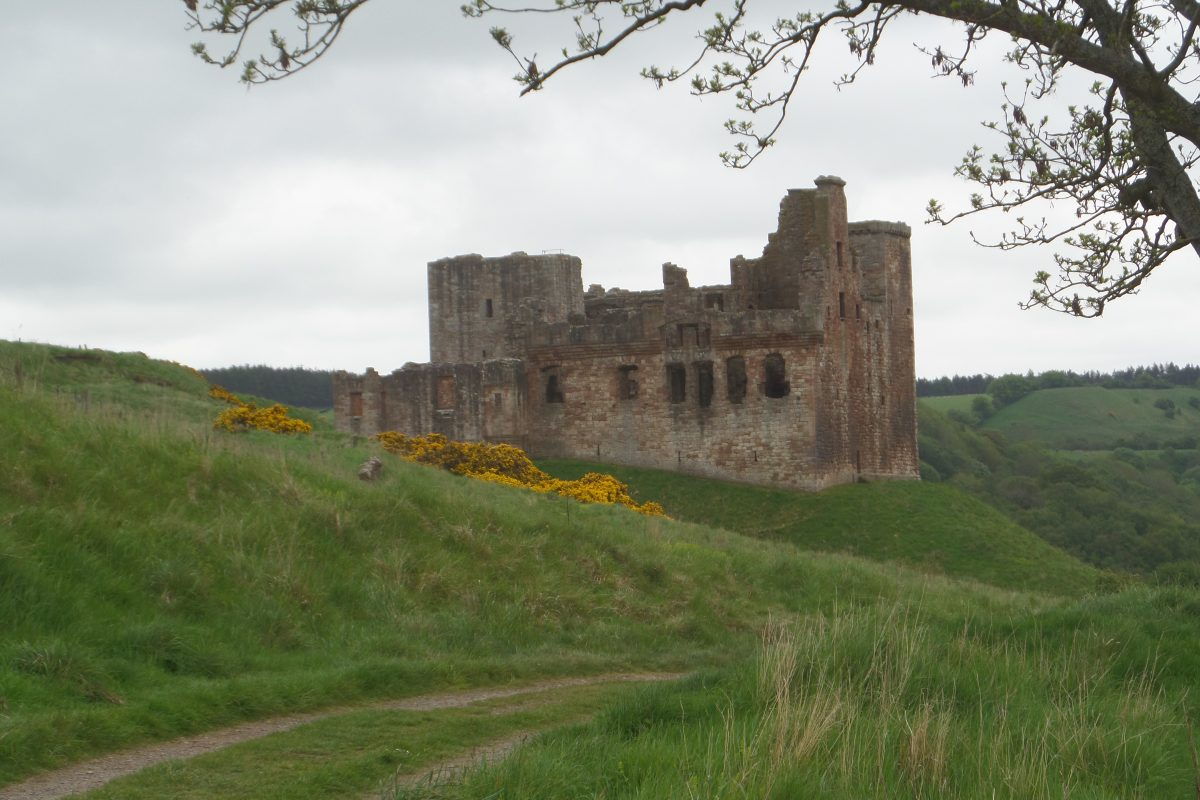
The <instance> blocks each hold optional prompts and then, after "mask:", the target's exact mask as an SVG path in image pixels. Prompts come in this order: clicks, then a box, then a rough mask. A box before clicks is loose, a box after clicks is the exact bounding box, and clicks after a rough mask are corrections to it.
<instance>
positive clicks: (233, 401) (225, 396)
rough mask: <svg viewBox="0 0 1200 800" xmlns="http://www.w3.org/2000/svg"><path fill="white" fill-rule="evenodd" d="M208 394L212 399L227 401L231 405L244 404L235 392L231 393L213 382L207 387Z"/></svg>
mask: <svg viewBox="0 0 1200 800" xmlns="http://www.w3.org/2000/svg"><path fill="white" fill-rule="evenodd" d="M208 396H209V397H211V398H212V399H214V400H220V401H222V402H224V403H229V405H231V406H240V405H244V403H242V401H241V400H240V399H239V398H238V396H237V395H236V394H233V393H232V392H230V391H229V390H228V389H226V388H225V387H223V386H217V385H216V384H215V383H214V384H213V385H211V386H209V387H208Z"/></svg>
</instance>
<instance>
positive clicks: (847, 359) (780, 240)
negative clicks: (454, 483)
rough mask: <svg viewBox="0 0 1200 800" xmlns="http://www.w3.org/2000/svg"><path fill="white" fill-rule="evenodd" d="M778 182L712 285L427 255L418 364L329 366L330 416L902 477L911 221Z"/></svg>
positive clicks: (721, 469)
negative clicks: (768, 217) (763, 231)
mask: <svg viewBox="0 0 1200 800" xmlns="http://www.w3.org/2000/svg"><path fill="white" fill-rule="evenodd" d="M843 187H844V182H843V181H841V180H840V179H838V178H832V177H822V178H818V179H817V181H816V188H814V189H800V190H791V191H789V192H788V194H787V196H786V197H784V199H783V201H782V202H781V203H780V213H779V226H778V229H777V230H776V232H775V233H773V234H771V235H770V237H769V239H768V243H767V246H766V247H765V248H764V250H763V253H762V255H761V256H760V257H758V258H754V259H747V258H745V257H743V256H738V257H736V258H734V259H732V260H731V262H730V283H729V284H727V285H718V286H700V287H692V286H691V285H690V284H689V282H688V278H687V272H686V270H683V269H681V268H679V267H677V266H675V265H673V264H665V265H663V289H662V290H656V291H647V292H628V291H623V290H619V289H610V290H608V291H605V290H604V289H603V288H602V287H600V286H595V285H594V286H592V287H589V289H588V290H587V292H586V294H585V293H584V291H583V288H582V281H581V278H580V263H579V259H577V258H575V257H573V256H566V255H541V256H528V255H526V254H524V253H514V254H512V255H510V256H504V257H501V258H486V259H485V258H483V257H481V256H477V255H469V256H460V257H457V258H451V259H442V260H440V261H435V262H432V263H430V265H429V296H430V342H431V351H432V355H433V363H430V364H420V365H418V364H406V365H405V366H404V367H403V368H402V369H399V370H396V371H395V372H393V373H392V374H391V375H387V376H380V375H379V374H377V373H376V372H375V371H374V370H368V371H367V372H366V374H364V375H361V376H354V375H349V374H347V373H338V374H337V375H336V376H335V378H334V395H335V409H334V410H335V424H336V426H337V428H338V429H339V430H346V431H350V432H355V433H360V434H371V433H375V432H378V431H381V430H387V429H394V430H400V431H402V432H405V433H409V434H414V435H419V434H423V433H429V432H438V433H443V434H445V435H446V436H448V437H451V438H455V439H464V440H487V441H508V442H513V443H515V444H518V445H520V446H522V447H524V448H525V449H527V450H528V451H529V452H530V453H531V454H532V455H534V456H535V457H550V456H560V457H572V458H579V459H591V460H598V461H606V462H612V463H622V464H630V465H635V466H646V467H654V468H658V469H667V470H678V471H685V472H691V473H696V474H701V475H707V476H711V477H717V478H724V479H730V480H739V481H746V482H752V483H762V484H770V485H776V486H787V487H792V488H801V489H818V488H822V487H825V486H829V485H832V484H837V483H845V482H850V481H854V480H858V479H864V478H865V479H877V478H915V477H917V475H918V472H919V470H918V459H917V450H916V414H915V409H916V398H915V370H914V365H913V357H914V348H913V324H912V277H911V258H910V252H909V230H908V227H907V226H905V225H902V224H900V223H888V222H861V223H853V224H850V223H848V222H847V219H846V199H845V194H844V188H843Z"/></svg>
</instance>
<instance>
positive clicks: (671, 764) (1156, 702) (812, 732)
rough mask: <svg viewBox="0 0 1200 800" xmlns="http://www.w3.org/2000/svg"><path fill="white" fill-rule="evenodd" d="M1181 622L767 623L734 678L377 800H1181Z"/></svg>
mask: <svg viewBox="0 0 1200 800" xmlns="http://www.w3.org/2000/svg"><path fill="white" fill-rule="evenodd" d="M1197 611H1200V595H1197V594H1196V593H1194V592H1193V593H1187V592H1181V591H1179V590H1149V589H1137V590H1132V591H1129V592H1127V593H1124V594H1122V595H1118V596H1115V597H1109V598H1103V599H1092V600H1085V601H1079V602H1076V603H1072V604H1068V605H1066V606H1063V607H1061V608H1058V609H1054V610H1050V611H1047V612H1045V613H1043V614H1039V615H1032V616H1030V615H1016V616H1013V615H1008V614H1003V613H1002V614H999V615H994V614H990V613H973V612H970V611H966V610H965V609H960V610H959V611H958V612H957V613H956V612H955V611H953V610H948V609H947V608H946V607H945V606H944V605H943V604H942V603H941V602H940V600H939V599H937V598H933V597H931V596H926V597H923V598H906V599H903V600H901V601H899V602H892V601H886V602H881V603H879V604H877V605H874V606H861V607H856V608H843V609H838V610H835V611H832V612H830V613H825V614H820V615H813V616H809V617H805V618H802V619H800V620H797V621H794V622H786V623H779V624H777V625H774V626H771V627H770V628H769V629H768V630H767V633H766V635H765V636H764V640H763V642H762V644H761V646H760V647H759V649H758V653H757V658H756V659H754V660H753V661H751V662H749V663H746V664H743V665H739V666H737V667H734V668H730V669H728V670H726V671H725V672H723V673H722V674H719V675H716V676H705V677H701V678H696V679H693V680H691V681H690V682H686V683H683V684H680V685H672V686H662V687H648V688H645V689H643V690H641V691H640V692H639V694H637V695H635V696H633V697H631V698H630V699H629V700H627V701H625V702H623V703H621V704H618V705H617V706H615V707H613V708H611V709H609V710H608V711H606V712H605V713H604V714H602V715H601V716H600V717H599V718H598V719H597V720H596V721H595V722H593V723H592V724H589V725H587V726H582V727H577V728H574V729H571V730H564V731H561V732H558V733H554V734H550V735H547V736H545V737H543V738H541V739H540V740H538V741H537V742H535V743H533V744H532V745H530V746H529V747H527V748H525V749H524V750H523V751H522V752H520V753H519V754H517V756H516V757H514V758H511V759H509V760H508V761H506V762H504V763H501V764H496V765H491V766H487V767H484V768H480V769H476V770H474V771H473V772H472V773H470V774H469V775H467V776H466V777H465V778H464V779H463V780H462V781H460V782H458V783H455V784H452V785H445V786H442V787H439V789H438V791H437V792H428V791H422V792H420V793H418V792H405V791H398V792H394V793H393V795H392V797H393V798H394V800H406V799H407V798H414V799H415V798H417V797H422V798H445V799H446V800H449V799H450V798H479V797H503V798H506V800H517V799H518V798H539V799H541V798H572V797H605V798H610V799H611V800H616V799H617V798H639V800H657V799H658V798H663V799H664V800H665V799H666V798H691V797H705V798H730V799H732V798H749V797H753V798H779V800H783V799H784V798H787V799H788V800H803V799H804V798H814V799H815V798H864V797H887V798H955V799H956V800H958V799H961V798H979V800H992V799H993V798H1011V800H1043V799H1044V800H1058V799H1059V798H1063V797H1073V798H1145V799H1146V800H1150V799H1151V798H1162V797H1178V798H1183V797H1189V796H1192V795H1193V793H1194V792H1195V791H1196V787H1197V783H1196V782H1197V781H1198V780H1200V774H1198V773H1197V772H1196V770H1195V769H1194V768H1193V762H1192V757H1191V753H1190V747H1189V741H1188V729H1187V719H1188V716H1189V714H1190V715H1192V716H1194V715H1195V713H1196V703H1197V701H1196V698H1195V697H1194V696H1192V693H1190V691H1191V690H1193V689H1194V687H1195V677H1196V675H1197V674H1198V670H1200V659H1198V657H1197V651H1196V650H1195V649H1194V648H1195V646H1196V643H1197V636H1198V635H1200V623H1198V622H1197V620H1198V617H1197V615H1196V612H1197ZM964 612H965V613H964ZM564 763H570V764H571V765H572V767H571V769H569V770H567V769H564V768H563V766H562V765H563V764H564Z"/></svg>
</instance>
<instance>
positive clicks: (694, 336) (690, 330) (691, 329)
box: [679, 324, 700, 347]
mask: <svg viewBox="0 0 1200 800" xmlns="http://www.w3.org/2000/svg"><path fill="white" fill-rule="evenodd" d="M679 340H680V342H681V344H682V346H683V347H688V346H689V345H690V346H692V347H699V346H700V326H698V325H694V324H683V325H680V326H679Z"/></svg>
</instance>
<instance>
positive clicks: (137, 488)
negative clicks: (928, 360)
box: [0, 345, 1051, 784]
mask: <svg viewBox="0 0 1200 800" xmlns="http://www.w3.org/2000/svg"><path fill="white" fill-rule="evenodd" d="M14 349H15V350H16V351H17V352H18V355H19V356H20V357H21V358H22V359H23V361H22V363H26V361H25V359H26V356H27V355H28V354H27V353H24V352H22V351H21V348H16V347H15V346H11V345H10V346H8V347H7V348H6V350H5V351H4V352H5V354H7V355H11V353H12V352H13V350H14ZM53 352H54V351H53V350H52V349H45V350H41V349H38V348H34V349H33V353H34V356H36V357H37V358H41V361H39V362H38V363H40V364H42V365H43V368H42V369H41V370H40V372H38V373H37V378H36V380H35V379H32V378H31V377H30V376H31V374H33V373H32V371H31V370H29V369H27V368H25V367H22V375H21V378H20V380H18V379H17V378H16V377H15V373H16V369H14V368H13V361H12V360H11V359H10V360H9V361H8V362H7V363H4V362H0V619H3V620H4V623H5V624H4V626H3V628H2V629H0V709H3V715H2V716H0V784H3V783H6V782H10V781H13V780H16V779H18V778H20V777H22V776H24V775H28V774H30V773H33V772H35V771H38V770H42V769H47V768H51V767H54V766H57V765H60V764H63V763H66V762H69V761H72V760H76V759H79V758H81V757H84V756H87V755H91V754H95V753H100V752H107V751H111V750H113V749H117V748H120V747H125V746H129V745H133V744H136V743H139V742H144V741H149V740H154V739H165V738H170V737H173V736H178V735H181V734H187V733H193V732H197V731H202V730H208V729H212V728H215V727H219V726H221V725H225V724H229V723H231V722H235V721H238V720H243V719H251V718H258V717H263V716H268V715H271V714H276V713H280V712H285V711H300V710H305V709H312V708H317V707H321V706H324V705H329V704H331V703H335V702H347V701H355V700H361V699H367V698H377V697H385V696H403V695H407V694H412V693H417V692H421V691H424V690H428V689H432V688H443V687H454V686H468V685H478V684H485V683H486V684H493V683H503V682H511V681H520V680H523V679H529V678H532V677H535V676H539V675H546V674H568V673H576V674H580V673H593V672H599V671H604V670H609V669H615V668H625V667H630V666H638V667H681V666H694V665H710V664H719V663H724V662H730V661H732V660H736V659H737V658H739V657H741V655H742V654H744V653H745V652H748V651H749V650H750V649H751V648H752V642H753V639H754V636H755V632H756V631H757V630H758V628H759V627H760V626H761V625H762V624H763V622H764V621H765V620H766V619H767V618H768V617H769V616H771V615H776V616H778V615H792V614H797V613H812V612H817V611H820V610H821V609H827V608H831V607H832V606H834V605H837V604H845V603H847V602H874V601H875V599H876V598H878V597H880V596H883V597H893V598H895V597H900V596H904V595H909V594H913V593H920V592H922V591H928V590H929V589H928V587H930V586H939V587H951V586H953V587H955V588H944V589H942V588H939V589H938V590H937V591H946V592H949V593H951V594H954V595H955V596H956V597H960V598H967V597H969V598H972V599H971V601H970V602H973V603H975V602H977V603H981V604H984V605H987V604H991V603H999V604H1001V605H1005V606H1014V607H1019V608H1022V609H1025V608H1030V607H1039V606H1043V605H1046V604H1047V603H1049V602H1051V601H1050V600H1049V599H1048V598H1045V597H1042V596H1039V595H1026V594H1022V593H1012V592H1005V591H1001V590H997V589H991V588H988V587H986V586H982V585H978V584H974V583H970V582H966V583H954V582H949V581H942V580H940V579H937V578H931V577H928V576H925V575H922V574H919V573H914V572H911V571H907V570H904V569H902V568H900V567H896V566H892V565H882V564H872V563H869V562H866V561H862V560H858V559H854V558H851V557H830V556H821V555H816V554H809V553H803V552H800V551H798V550H797V549H796V548H795V547H793V546H792V545H790V544H788V543H786V542H779V541H760V540H755V539H751V538H747V537H744V536H741V535H738V534H735V533H730V532H726V531H721V530H714V529H711V528H704V527H700V526H695V525H687V524H680V523H675V522H670V521H663V520H654V519H647V518H645V517H641V516H637V515H634V514H632V513H629V512H626V511H624V510H621V509H617V508H610V507H603V506H582V505H579V504H577V503H574V502H573V501H569V500H565V499H560V498H547V497H542V496H538V495H535V494H533V493H529V492H524V491H519V490H511V489H507V488H504V487H500V486H491V485H483V484H480V483H477V482H471V481H469V480H467V479H461V478H457V477H454V476H452V475H449V474H445V473H442V472H439V471H436V470H432V469H427V468H422V467H418V466H414V465H407V464H403V463H401V462H399V461H397V460H395V459H389V460H388V462H387V467H386V468H385V471H384V476H383V478H382V479H381V480H380V481H379V482H378V483H373V484H367V483H363V482H360V481H358V480H357V479H356V477H355V473H356V468H357V465H358V464H359V463H361V461H362V460H363V459H364V458H365V457H366V456H367V455H368V454H369V453H370V452H373V451H371V450H370V449H368V447H367V446H366V445H365V444H362V443H359V444H354V443H353V441H352V440H350V439H348V438H346V437H341V436H337V435H334V434H332V433H322V432H320V431H319V432H318V435H315V436H312V437H304V438H287V437H279V436H275V435H272V434H266V433H250V434H245V435H232V434H218V433H215V432H213V431H212V430H211V427H210V423H209V420H211V418H212V417H213V416H215V414H216V413H217V412H218V411H219V410H220V408H221V405H220V404H219V403H217V402H216V401H212V400H209V399H207V398H206V397H205V396H204V394H203V386H201V385H199V384H196V383H194V382H191V378H190V377H189V376H190V372H189V371H187V370H186V369H184V368H180V367H172V366H169V365H167V366H162V365H159V366H157V367H156V368H157V369H162V370H164V372H165V375H164V376H163V380H164V381H165V382H166V384H167V385H163V384H160V383H152V382H131V381H129V380H127V379H126V378H125V377H123V373H122V372H121V370H123V369H126V368H127V367H124V366H121V365H122V364H124V363H125V360H126V357H124V356H113V357H112V360H111V361H109V360H107V359H102V360H101V361H100V362H85V363H93V364H97V365H98V367H99V368H100V369H103V370H107V371H110V372H111V373H112V375H113V377H111V379H104V378H103V375H91V374H90V373H85V375H84V377H79V376H76V375H74V374H67V375H65V377H64V376H63V371H65V370H68V369H69V370H73V369H75V368H76V367H77V366H78V365H77V364H75V363H74V362H71V361H67V362H58V361H56V360H54V359H52V358H51V359H46V358H43V356H45V355H46V354H47V353H50V354H52V353H53ZM39 353H40V354H41V355H39ZM128 359H129V360H130V362H131V363H132V364H133V365H135V366H138V365H141V364H142V359H141V357H140V356H130V357H128ZM56 380H62V381H65V382H64V383H55V382H54V381H56ZM106 380H109V382H111V384H112V385H106V382H105V381H106ZM81 385H82V386H88V387H91V388H89V389H88V390H87V391H90V392H92V394H91V399H90V401H89V402H88V403H86V404H83V403H80V401H79V399H78V398H79V396H80V391H79V387H80V386H81Z"/></svg>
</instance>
